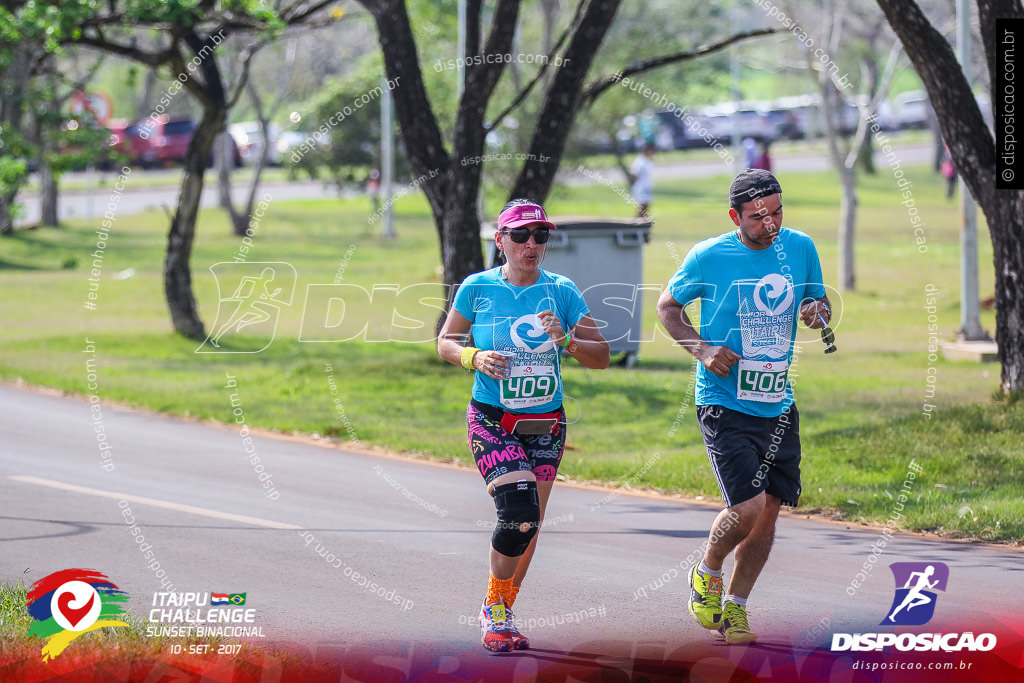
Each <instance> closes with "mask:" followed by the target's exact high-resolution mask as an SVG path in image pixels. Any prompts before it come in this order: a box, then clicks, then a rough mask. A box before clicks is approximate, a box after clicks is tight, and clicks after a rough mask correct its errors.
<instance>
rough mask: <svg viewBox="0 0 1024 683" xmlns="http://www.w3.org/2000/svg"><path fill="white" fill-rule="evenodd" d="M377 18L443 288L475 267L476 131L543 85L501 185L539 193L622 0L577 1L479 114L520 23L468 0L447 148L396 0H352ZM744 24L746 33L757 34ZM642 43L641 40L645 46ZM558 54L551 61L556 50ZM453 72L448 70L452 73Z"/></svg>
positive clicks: (479, 140) (540, 196)
mask: <svg viewBox="0 0 1024 683" xmlns="http://www.w3.org/2000/svg"><path fill="white" fill-rule="evenodd" d="M359 2H360V4H361V5H362V6H363V7H364V8H366V10H367V11H368V12H370V14H371V15H372V16H373V18H374V21H375V22H376V24H377V33H378V40H379V43H380V46H381V51H382V53H383V55H384V64H385V69H386V73H387V77H388V79H390V80H393V81H397V82H399V87H398V88H397V89H396V90H395V91H394V96H395V114H396V118H397V120H398V123H399V125H400V126H401V129H402V136H403V138H404V139H405V145H406V150H407V153H408V157H409V162H410V164H411V165H412V168H413V173H414V174H415V175H416V176H417V177H418V178H424V179H425V182H423V184H422V185H420V188H421V189H422V190H423V191H424V193H425V194H426V196H427V200H428V202H429V204H430V209H431V212H432V214H433V217H434V223H435V225H436V227H437V231H438V237H439V242H440V246H441V260H442V263H443V266H444V283H445V285H449V288H448V295H449V297H450V296H451V295H452V294H453V292H454V289H455V288H454V285H456V284H458V283H459V282H461V281H462V280H463V279H464V278H465V277H466V276H467V275H469V274H470V273H474V272H477V271H479V270H481V269H482V268H483V252H482V250H481V247H480V237H479V231H480V221H479V217H478V215H477V199H478V197H479V194H480V189H481V181H482V164H481V163H480V162H479V161H478V160H479V159H482V158H483V157H484V153H485V139H486V134H487V132H488V131H489V130H495V129H496V128H497V126H499V125H500V124H501V122H502V120H503V119H504V117H505V116H507V115H509V114H511V113H512V112H513V111H514V110H515V109H516V107H517V106H518V105H519V104H520V103H521V102H522V101H523V100H525V99H526V98H527V97H528V96H529V95H530V93H531V92H532V91H533V89H534V87H535V86H536V85H537V84H538V83H540V82H542V81H546V83H547V85H546V86H545V89H544V91H543V94H542V96H541V97H542V99H541V102H540V104H539V106H538V112H539V113H538V115H537V118H536V124H535V125H534V126H533V129H532V131H531V132H530V135H529V138H530V142H529V145H528V147H527V149H526V150H525V153H526V161H525V162H524V164H523V166H522V168H521V169H520V171H519V173H518V175H517V177H516V180H515V182H514V184H513V186H512V190H511V192H510V193H509V194H510V196H512V197H522V196H525V197H531V198H533V199H535V200H536V201H544V200H545V199H546V198H547V195H548V192H549V191H550V189H551V186H552V184H553V182H554V180H555V173H556V171H557V170H558V167H559V164H560V163H561V160H562V157H563V154H564V152H565V147H566V143H567V140H568V137H569V133H570V131H571V130H572V126H573V123H574V122H575V120H576V116H577V114H578V113H579V111H580V108H581V105H582V104H583V92H584V88H585V87H586V86H587V83H586V79H587V75H588V73H589V71H590V68H591V65H592V64H593V63H594V61H595V58H596V56H597V54H598V52H599V50H600V49H601V46H602V44H603V42H604V38H605V36H606V34H607V33H608V31H609V28H610V27H611V25H612V23H613V22H614V20H615V17H616V13H617V12H618V10H619V5H620V3H621V0H581V1H580V2H578V3H577V5H576V7H575V10H574V11H573V13H572V18H571V20H570V22H569V25H568V26H567V27H566V28H565V29H564V30H562V31H561V32H560V33H558V32H556V33H557V35H558V38H557V39H555V40H554V43H553V46H552V48H551V52H549V53H548V55H547V63H546V64H545V65H542V66H540V67H539V68H538V70H537V77H534V78H531V79H530V80H529V81H528V82H527V83H526V84H525V85H524V86H523V88H522V90H521V91H520V92H519V93H517V94H516V95H515V96H514V97H513V98H512V101H511V104H510V105H509V106H507V107H506V108H505V109H504V110H502V111H501V112H499V113H497V114H494V115H493V116H492V117H491V118H490V120H488V108H489V105H490V104H491V102H492V98H493V96H494V94H495V92H496V87H497V85H498V82H499V80H500V79H501V76H502V74H503V73H504V70H505V65H506V60H505V56H506V55H512V53H513V51H514V50H513V38H514V36H515V33H516V27H517V26H518V25H519V11H520V5H521V2H520V0H498V1H497V2H496V3H495V6H494V8H493V11H491V12H490V28H489V30H488V31H487V32H486V33H485V32H484V31H483V18H484V12H483V3H482V2H480V1H479V0H477V1H473V0H471V1H469V2H467V40H466V55H467V60H468V61H471V63H470V64H469V65H467V67H466V69H465V87H464V89H463V94H462V96H461V98H459V99H458V101H457V110H456V115H455V124H454V131H453V134H452V136H451V148H450V149H449V148H448V146H447V145H446V144H445V140H444V137H445V136H444V135H443V132H442V127H441V126H440V125H439V121H438V116H437V113H436V110H435V108H434V106H432V104H433V101H434V98H432V97H431V96H430V95H429V94H428V88H427V87H426V84H425V78H424V73H425V72H426V71H427V69H425V68H423V67H421V62H420V56H419V50H418V46H417V41H416V37H415V35H416V34H415V32H414V30H413V27H412V24H411V22H410V15H409V12H408V9H407V7H406V3H405V1H404V0H359ZM764 33H766V31H760V32H752V33H751V34H750V35H755V34H757V35H760V34H764ZM741 37H745V36H735V37H733V38H732V39H727V40H725V41H720V42H719V43H718V44H715V45H711V46H708V47H707V48H706V49H701V50H697V51H693V52H685V53H684V52H678V53H672V54H668V55H664V56H662V57H657V58H651V59H648V60H643V61H642V62H638V63H636V64H634V65H622V66H621V67H620V68H619V69H618V71H620V72H622V73H623V74H626V75H634V74H639V73H643V72H646V71H649V70H650V69H653V68H658V67H662V66H666V65H668V64H674V63H677V62H679V61H683V60H686V59H691V58H693V57H695V56H698V55H701V54H706V53H707V52H711V51H714V50H717V49H720V48H721V47H722V46H724V45H727V44H728V43H729V42H731V41H732V40H735V39H739V38H741ZM645 47H647V46H646V45H645ZM556 57H557V58H559V60H560V61H559V62H558V63H557V64H555V63H554V62H555V58H556ZM453 75H454V74H453ZM614 83H615V81H614V79H613V78H612V77H611V75H609V76H608V77H606V78H604V79H602V80H601V81H600V82H599V83H598V84H597V90H596V91H595V94H594V97H596V96H598V95H600V94H601V92H603V91H605V90H607V89H609V88H610V87H611V86H612V85H613V84H614Z"/></svg>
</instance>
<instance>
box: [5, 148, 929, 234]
mask: <svg viewBox="0 0 1024 683" xmlns="http://www.w3.org/2000/svg"><path fill="white" fill-rule="evenodd" d="M895 149H896V150H897V158H898V159H899V161H900V165H901V166H902V167H906V166H913V165H917V164H927V163H930V162H931V160H932V154H933V147H932V145H931V143H929V142H924V143H915V144H911V145H906V146H899V147H895ZM632 156H633V155H632V154H630V155H629V157H628V158H629V159H630V160H631V159H632ZM655 159H657V157H655ZM773 164H774V170H775V172H776V173H787V172H790V173H793V172H816V171H829V170H831V168H832V164H831V162H830V161H829V159H828V157H827V155H826V154H825V153H823V152H803V151H798V152H796V153H794V154H786V155H781V156H777V157H774V158H773ZM875 164H876V165H877V166H878V170H879V173H886V172H887V170H888V168H887V166H886V162H885V159H884V156H883V155H882V154H881V153H880V152H878V151H876V152H875ZM579 165H580V164H577V166H579ZM582 166H583V167H584V168H585V169H586V170H587V171H588V172H589V173H590V174H592V175H595V176H599V177H597V178H595V177H588V176H586V175H583V174H582V173H577V171H576V168H574V167H572V166H571V165H564V164H563V166H562V170H561V177H560V180H561V181H562V182H564V183H568V184H570V185H590V184H593V183H595V182H598V181H601V180H606V181H607V182H612V183H615V184H621V185H622V186H623V187H625V186H626V181H625V178H623V177H622V172H621V171H619V170H618V169H617V168H597V169H595V168H590V167H589V166H587V164H586V162H585V161H584V163H582ZM135 172H136V173H140V174H145V173H150V172H148V171H142V170H139V171H135ZM731 173H732V168H731V167H730V166H729V165H727V164H726V163H725V162H724V161H721V160H718V159H711V160H707V159H704V160H700V161H685V160H684V161H668V162H660V163H659V162H657V161H656V162H655V165H654V177H655V184H657V183H664V182H665V181H667V180H682V179H686V178H707V177H711V176H715V175H720V174H725V175H731ZM167 175H168V181H169V184H168V185H166V186H162V187H147V188H143V189H132V183H131V178H129V181H128V184H127V186H126V187H125V189H124V191H123V192H122V193H121V196H120V199H119V200H118V202H117V204H118V215H119V216H128V215H131V214H136V213H142V212H144V211H149V210H152V209H160V208H161V207H167V210H168V211H173V210H174V207H175V206H176V205H177V202H178V187H177V185H176V184H174V183H176V182H177V180H176V178H177V177H178V176H177V175H176V174H167ZM87 177H88V176H87V174H86V173H69V174H67V175H66V176H65V179H66V180H68V181H71V180H74V181H76V184H79V183H80V182H84V181H85V180H86V179H87ZM100 177H102V178H104V179H105V184H104V185H103V186H99V185H98V184H97V187H96V189H94V190H93V191H92V192H89V191H85V190H71V191H66V192H62V193H61V195H60V203H59V206H58V211H59V214H60V219H61V220H70V219H78V218H98V217H101V216H102V215H103V213H104V212H105V211H106V209H107V205H108V203H109V202H110V200H111V194H112V193H113V184H114V182H115V180H116V179H117V174H116V173H102V174H99V173H97V174H96V178H97V182H98V179H99V178H100ZM150 184H151V183H150ZM402 187H404V185H401V184H399V185H397V186H396V188H395V189H396V190H397V189H399V188H402ZM248 191H249V184H248V181H246V182H241V181H239V182H237V183H235V185H234V187H233V188H232V195H233V196H234V197H235V202H236V203H240V202H241V201H242V200H243V198H244V197H246V196H247V193H248ZM359 194H360V193H359V192H357V191H355V190H351V189H347V190H344V191H343V192H341V193H340V194H339V193H338V191H337V190H336V189H335V188H333V187H331V186H325V185H324V183H323V182H320V181H308V180H306V181H296V182H280V181H277V182H268V183H263V184H261V186H260V190H259V195H258V197H262V196H265V195H270V196H271V197H272V198H273V199H274V200H275V201H276V200H286V201H287V200H290V199H292V200H294V199H329V198H333V197H339V196H340V197H344V198H348V197H355V196H358V195H359ZM258 197H257V199H258ZM19 199H20V201H21V203H22V205H23V206H24V207H25V216H24V217H23V218H22V219H20V220H19V221H18V225H33V224H36V223H38V222H39V218H40V205H39V195H38V194H35V193H31V194H23V195H19ZM218 199H219V195H218V192H217V182H216V176H215V175H214V174H213V172H212V171H211V172H210V173H209V174H208V175H207V179H206V186H205V188H204V190H203V199H202V206H203V207H204V208H211V207H216V206H217V205H218ZM367 210H368V213H369V205H367Z"/></svg>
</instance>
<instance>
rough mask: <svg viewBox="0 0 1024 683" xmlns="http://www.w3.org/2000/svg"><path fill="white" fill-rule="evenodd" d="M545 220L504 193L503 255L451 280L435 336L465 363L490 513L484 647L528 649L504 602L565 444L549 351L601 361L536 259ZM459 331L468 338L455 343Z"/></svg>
mask: <svg viewBox="0 0 1024 683" xmlns="http://www.w3.org/2000/svg"><path fill="white" fill-rule="evenodd" d="M554 229H555V225H554V223H551V222H549V221H548V219H547V217H546V216H545V214H544V209H543V208H541V207H540V205H538V204H536V203H534V202H531V201H529V200H526V199H514V200H512V201H511V202H509V203H508V204H507V205H506V206H505V208H504V209H503V210H502V212H501V214H500V215H499V216H498V231H497V232H496V233H495V235H494V240H495V243H496V244H497V247H498V249H499V250H501V251H502V253H503V254H504V256H505V261H506V263H505V265H503V266H500V267H498V268H492V269H491V270H486V271H484V272H482V273H476V274H474V275H470V276H469V277H467V278H466V279H465V280H464V281H463V283H462V284H461V285H460V286H459V290H458V292H457V293H456V295H455V301H454V302H453V305H452V309H451V311H450V312H449V313H448V319H447V320H446V321H445V323H444V327H443V328H441V333H440V334H439V335H438V338H437V352H438V353H439V354H440V356H441V358H443V359H444V360H446V361H448V362H449V363H451V364H453V365H462V366H463V367H465V368H466V369H469V370H474V371H476V376H475V378H474V381H473V398H472V400H471V401H470V402H469V408H468V410H467V413H466V420H467V423H468V427H469V446H470V450H471V452H472V454H473V458H474V459H475V460H476V464H477V467H478V468H479V469H480V475H481V476H482V477H483V478H484V483H485V484H486V486H487V492H488V493H489V494H490V495H491V496H492V497H493V498H494V506H495V508H497V511H498V524H497V526H496V528H495V529H494V534H493V535H492V536H491V549H490V569H491V574H490V580H489V582H488V584H487V594H486V597H485V598H484V601H483V605H482V606H481V607H480V625H481V630H482V633H481V642H482V643H483V646H484V647H485V648H487V649H488V650H491V651H493V652H509V651H511V650H525V649H527V648H529V647H530V641H529V640H527V639H526V637H525V636H524V635H522V634H521V633H520V632H519V630H518V629H517V628H516V625H515V619H514V616H513V614H512V605H513V603H515V600H516V596H517V595H518V594H519V588H520V586H521V585H522V583H523V578H524V577H525V576H526V571H527V569H529V567H530V561H531V560H532V559H533V553H534V550H535V549H536V547H537V532H538V529H539V527H540V525H541V523H542V521H543V519H544V510H545V508H546V507H547V502H548V497H549V496H550V495H551V487H552V486H554V483H555V473H556V472H557V471H558V464H559V462H561V459H562V451H563V450H564V448H565V411H564V410H563V409H562V374H561V359H560V355H561V354H560V351H561V350H562V349H565V351H566V352H567V353H568V354H569V355H570V356H572V357H573V358H575V359H576V360H578V361H579V362H580V363H581V364H582V365H585V366H586V367H588V368H606V367H608V342H606V341H605V340H604V337H602V336H601V333H600V332H599V331H598V329H597V325H596V324H595V323H594V320H593V319H592V318H591V317H590V310H589V309H588V308H587V304H586V302H585V301H584V300H583V295H582V294H581V293H580V290H579V289H578V288H577V287H576V285H574V284H573V283H572V282H571V281H570V280H569V279H568V278H565V277H563V276H561V275H556V274H554V273H549V272H548V271H546V270H541V268H540V262H541V260H542V259H543V258H544V250H545V246H544V245H545V244H546V243H547V241H548V237H549V235H550V232H551V230H554ZM470 332H472V334H473V341H474V343H475V344H476V346H475V347H474V346H466V342H467V341H468V340H467V337H468V336H469V333H470ZM559 347H561V348H559Z"/></svg>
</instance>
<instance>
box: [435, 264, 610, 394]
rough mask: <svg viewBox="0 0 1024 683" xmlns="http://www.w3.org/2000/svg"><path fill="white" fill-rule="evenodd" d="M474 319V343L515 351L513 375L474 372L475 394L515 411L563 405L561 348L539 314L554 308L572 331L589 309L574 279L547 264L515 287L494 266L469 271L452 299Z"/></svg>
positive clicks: (503, 351)
mask: <svg viewBox="0 0 1024 683" xmlns="http://www.w3.org/2000/svg"><path fill="white" fill-rule="evenodd" d="M452 305H453V306H454V307H455V310H456V311H458V312H459V313H460V314H462V316H463V317H464V318H466V320H468V321H470V322H471V323H473V343H474V345H475V346H476V347H477V348H479V349H481V350H484V351H501V352H502V353H504V354H506V355H507V356H511V359H510V361H509V366H510V371H511V372H510V376H509V377H508V378H507V379H504V380H502V381H500V382H499V381H498V380H496V379H492V378H490V377H488V376H487V375H486V374H484V373H482V372H477V373H476V379H475V380H474V382H473V398H475V399H476V400H477V401H480V402H481V403H488V404H490V405H494V406H502V407H503V408H504V409H505V410H508V411H511V412H515V413H547V412H552V411H554V410H557V409H558V407H559V406H561V405H562V375H561V366H560V357H559V351H560V350H561V349H560V348H559V347H558V346H557V345H556V344H555V342H554V340H552V339H551V337H549V336H548V334H547V332H545V331H544V328H543V327H542V326H541V324H540V319H539V318H538V317H537V314H538V313H540V312H542V311H546V310H551V311H554V312H555V315H557V316H558V320H559V321H560V322H561V323H562V329H563V330H566V331H569V330H571V329H572V327H573V325H575V324H576V323H578V322H579V321H580V320H581V319H582V318H583V316H585V315H588V314H589V313H590V309H588V308H587V303H586V301H584V300H583V294H581V293H580V290H579V288H578V287H576V285H575V284H573V282H572V280H570V279H569V278H567V277H564V276H562V275H558V274H556V273H549V272H548V271H546V270H541V271H540V276H539V277H538V278H537V282H536V283H534V284H532V285H530V286H529V287H516V286H515V285H512V284H509V282H508V281H506V280H505V279H504V278H503V277H502V276H501V268H492V269H491V270H485V271H483V272H482V273H475V274H473V275H470V276H469V277H467V278H466V279H465V280H464V281H463V282H462V285H460V286H459V291H458V292H456V293H455V301H454V302H453V304H452Z"/></svg>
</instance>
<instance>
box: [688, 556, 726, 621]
mask: <svg viewBox="0 0 1024 683" xmlns="http://www.w3.org/2000/svg"><path fill="white" fill-rule="evenodd" d="M686 606H687V607H688V608H689V610H690V615H691V616H692V617H693V618H694V619H696V620H697V623H698V624H700V625H701V626H703V627H704V628H709V629H712V630H714V629H717V628H719V627H720V626H721V625H722V577H715V576H711V575H710V574H704V573H703V572H700V571H697V565H694V567H693V569H692V570H691V571H690V599H689V601H687V604H686Z"/></svg>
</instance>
